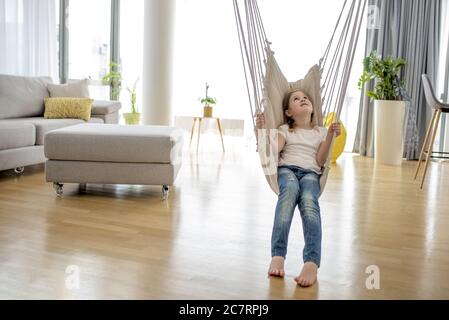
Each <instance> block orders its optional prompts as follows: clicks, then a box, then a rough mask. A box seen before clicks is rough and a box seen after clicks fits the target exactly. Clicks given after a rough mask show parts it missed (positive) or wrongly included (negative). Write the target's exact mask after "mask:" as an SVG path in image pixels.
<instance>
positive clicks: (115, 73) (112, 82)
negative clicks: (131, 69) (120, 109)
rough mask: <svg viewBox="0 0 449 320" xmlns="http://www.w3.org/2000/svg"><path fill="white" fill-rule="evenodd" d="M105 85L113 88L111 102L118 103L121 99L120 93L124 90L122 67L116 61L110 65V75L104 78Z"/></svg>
mask: <svg viewBox="0 0 449 320" xmlns="http://www.w3.org/2000/svg"><path fill="white" fill-rule="evenodd" d="M102 80H103V83H104V84H105V85H109V86H111V100H115V101H118V100H119V98H120V91H121V89H122V74H121V72H120V65H119V64H117V63H116V62H114V61H111V63H110V64H109V73H108V74H107V75H105V76H104V77H103V78H102Z"/></svg>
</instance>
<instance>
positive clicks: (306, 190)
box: [271, 166, 321, 267]
mask: <svg viewBox="0 0 449 320" xmlns="http://www.w3.org/2000/svg"><path fill="white" fill-rule="evenodd" d="M278 184H279V191H280V192H279V199H278V202H277V205H276V213H275V217H274V225H273V233H272V236H271V256H272V257H273V256H281V257H284V258H285V256H286V254H287V244H288V234H289V231H290V226H291V224H292V219H293V213H294V211H295V207H296V205H298V209H299V212H300V214H301V220H302V228H303V233H304V242H305V245H304V250H303V259H304V263H305V262H314V263H315V264H316V265H317V266H318V267H319V266H320V262H321V217H320V206H319V204H318V198H319V195H320V175H319V174H317V173H315V172H313V171H311V170H305V169H302V168H300V167H296V166H282V167H279V168H278Z"/></svg>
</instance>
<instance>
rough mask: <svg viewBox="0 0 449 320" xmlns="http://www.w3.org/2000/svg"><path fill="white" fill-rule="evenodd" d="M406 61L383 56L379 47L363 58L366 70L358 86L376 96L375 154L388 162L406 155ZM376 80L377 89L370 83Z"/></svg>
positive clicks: (364, 69)
mask: <svg viewBox="0 0 449 320" xmlns="http://www.w3.org/2000/svg"><path fill="white" fill-rule="evenodd" d="M405 65H406V61H405V60H404V59H401V58H395V57H392V56H388V57H386V58H382V57H381V56H380V55H378V54H377V53H376V52H375V51H373V52H371V54H370V55H369V56H368V57H366V58H365V59H364V60H363V73H362V75H361V77H360V79H359V82H358V87H359V89H362V88H363V87H365V89H366V91H365V92H366V95H367V96H368V97H370V98H371V99H372V100H374V158H375V160H376V162H379V163H381V164H387V165H400V164H401V163H402V155H403V145H404V144H403V140H404V139H403V123H404V117H405V101H402V93H401V92H402V90H403V89H402V86H403V85H404V82H403V81H401V80H400V72H401V68H403V67H405ZM373 80H374V89H373V90H372V91H371V90H368V88H366V86H365V85H366V84H368V83H372V81H373Z"/></svg>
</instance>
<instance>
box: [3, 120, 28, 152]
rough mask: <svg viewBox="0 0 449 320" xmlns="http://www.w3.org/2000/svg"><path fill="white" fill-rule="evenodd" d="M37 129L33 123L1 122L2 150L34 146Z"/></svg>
mask: <svg viewBox="0 0 449 320" xmlns="http://www.w3.org/2000/svg"><path fill="white" fill-rule="evenodd" d="M35 141H36V128H35V127H34V125H32V124H31V123H22V122H18V123H17V122H11V123H10V122H6V121H4V120H0V150H6V149H13V148H21V147H29V146H34V143H35Z"/></svg>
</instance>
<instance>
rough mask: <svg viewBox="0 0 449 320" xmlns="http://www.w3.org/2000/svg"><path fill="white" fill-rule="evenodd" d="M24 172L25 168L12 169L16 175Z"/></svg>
mask: <svg viewBox="0 0 449 320" xmlns="http://www.w3.org/2000/svg"><path fill="white" fill-rule="evenodd" d="M24 171H25V167H17V168H14V172H15V173H17V174H21V173H23V172H24Z"/></svg>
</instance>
